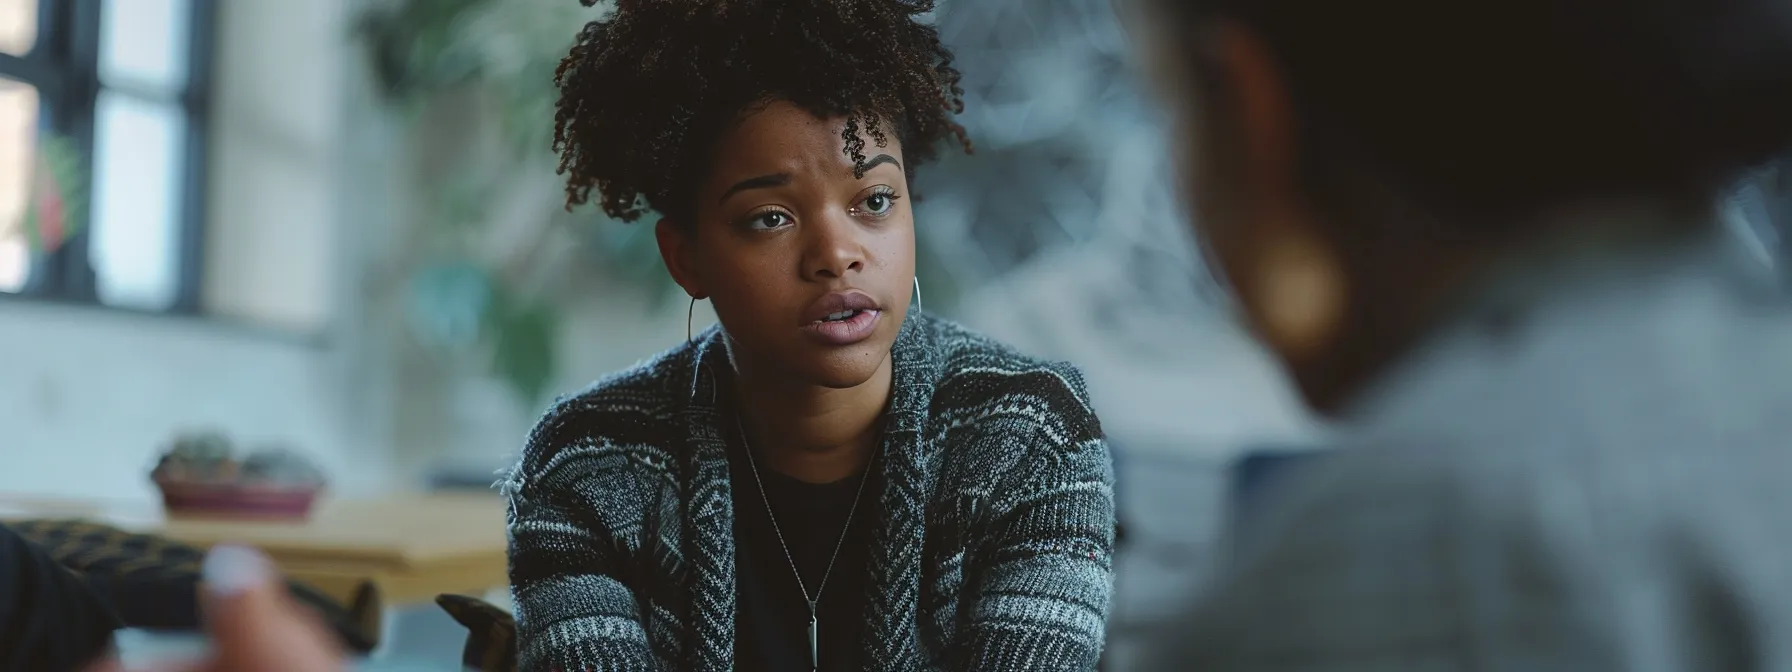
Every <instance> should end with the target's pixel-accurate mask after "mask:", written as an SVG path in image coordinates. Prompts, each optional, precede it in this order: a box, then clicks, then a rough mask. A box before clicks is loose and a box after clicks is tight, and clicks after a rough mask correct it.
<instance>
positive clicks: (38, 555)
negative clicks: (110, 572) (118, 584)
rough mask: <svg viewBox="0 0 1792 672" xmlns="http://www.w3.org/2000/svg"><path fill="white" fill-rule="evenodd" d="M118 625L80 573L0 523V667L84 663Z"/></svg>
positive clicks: (45, 669)
mask: <svg viewBox="0 0 1792 672" xmlns="http://www.w3.org/2000/svg"><path fill="white" fill-rule="evenodd" d="M118 627H119V624H118V618H117V616H115V615H114V614H113V612H112V610H111V609H110V608H109V607H108V606H106V605H105V604H104V602H103V601H102V600H101V599H100V597H99V596H98V595H97V594H96V593H94V592H93V591H92V590H90V589H89V588H88V587H87V585H86V584H85V583H84V582H82V580H81V579H80V577H77V576H75V575H74V574H73V573H71V572H70V571H69V570H67V569H65V568H64V567H63V566H62V565H60V564H57V562H56V561H55V560H54V559H52V558H51V557H50V555H49V553H46V552H45V551H44V550H43V549H41V548H39V547H38V546H37V545H35V544H32V543H31V542H29V541H26V540H25V539H24V538H22V537H20V536H19V535H18V534H17V533H15V532H14V531H12V530H11V529H8V528H6V527H5V526H3V525H0V670H31V671H32V672H62V671H63V670H69V671H71V672H72V671H73V670H76V669H80V668H83V667H86V665H87V664H88V663H92V662H94V661H95V659H97V658H99V657H100V655H101V654H104V653H106V652H107V651H108V650H109V649H110V648H111V645H112V632H113V631H114V630H116V629H118Z"/></svg>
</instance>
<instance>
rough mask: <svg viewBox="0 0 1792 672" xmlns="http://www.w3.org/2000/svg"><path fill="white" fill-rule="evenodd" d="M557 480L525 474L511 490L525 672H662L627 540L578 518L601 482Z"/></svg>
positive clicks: (513, 568) (592, 519)
mask: <svg viewBox="0 0 1792 672" xmlns="http://www.w3.org/2000/svg"><path fill="white" fill-rule="evenodd" d="M541 448H542V447H539V446H533V445H532V446H530V449H531V450H540V449H541ZM604 461H606V460H602V459H601V458H599V459H597V460H595V462H596V463H598V464H601V463H602V462H604ZM620 462H622V463H623V464H626V461H625V460H620ZM561 463H563V462H561ZM589 463H591V462H587V464H589ZM528 466H529V461H528V460H525V462H524V468H527V467H528ZM542 471H546V470H542ZM555 472H559V470H555ZM555 472H549V473H530V472H528V471H521V470H519V471H518V472H517V473H515V474H512V475H511V477H510V478H509V479H508V480H507V482H506V483H505V484H504V485H505V488H504V489H505V492H506V497H507V499H508V502H509V534H510V584H511V591H512V597H513V600H514V602H515V607H516V621H517V641H518V651H517V655H518V669H520V670H523V671H524V672H558V671H565V670H631V671H632V670H650V669H655V668H656V662H655V658H654V656H653V653H652V649H651V648H650V647H649V645H648V641H647V634H646V629H645V628H644V627H643V626H642V619H641V613H640V608H639V607H638V606H637V605H638V603H637V601H636V596H635V592H634V588H633V587H631V586H630V585H629V584H628V582H627V580H626V577H627V576H628V572H627V571H626V569H625V568H626V567H627V562H626V559H627V557H628V550H627V546H626V544H625V543H624V538H623V537H620V536H618V535H617V534H616V531H615V530H609V529H598V528H597V525H599V524H600V523H599V519H598V517H596V516H586V515H578V514H576V513H575V511H576V510H577V509H576V508H574V507H573V506H572V505H570V504H571V501H573V500H576V498H577V497H578V496H579V495H578V491H579V490H581V489H583V488H580V487H579V484H581V483H582V484H586V485H590V484H593V483H594V482H593V481H591V480H589V479H588V478H584V477H583V476H581V477H579V478H577V479H576V480H575V481H574V482H569V483H561V482H557V481H556V476H557V473H555Z"/></svg>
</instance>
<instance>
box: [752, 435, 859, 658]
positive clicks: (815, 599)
mask: <svg viewBox="0 0 1792 672" xmlns="http://www.w3.org/2000/svg"><path fill="white" fill-rule="evenodd" d="M734 431H736V432H740V443H741V447H742V448H745V449H746V451H747V465H748V466H750V467H752V469H753V484H754V485H757V486H759V500H760V501H762V502H765V517H766V518H767V519H768V520H771V521H772V534H776V535H778V547H779V548H781V549H783V550H784V560H785V561H787V562H789V563H790V574H791V576H795V577H796V587H797V589H798V590H801V591H803V600H804V601H805V602H808V603H809V669H810V671H811V672H814V671H816V670H820V669H821V644H820V642H821V639H820V637H819V636H818V631H819V630H820V623H819V622H818V621H817V620H816V615H817V611H816V607H815V605H816V604H817V603H819V602H820V601H821V591H822V590H823V589H825V588H827V587H828V577H829V576H831V575H832V574H833V573H834V561H835V560H838V559H840V547H842V546H844V545H846V532H847V530H851V529H852V519H853V517H854V516H856V515H858V512H859V500H861V499H864V496H865V482H866V481H869V480H871V468H872V467H873V466H874V465H876V464H877V453H876V452H875V450H874V451H873V452H872V453H871V461H869V462H866V463H865V473H863V474H860V475H859V490H858V492H856V493H854V494H853V496H852V507H851V508H849V509H847V510H846V524H845V525H842V526H840V540H839V541H836V542H834V554H833V555H830V556H828V568H827V570H825V571H823V572H822V573H821V582H820V583H817V584H815V594H814V595H810V594H809V587H808V586H807V585H805V584H804V583H803V573H802V572H799V571H797V569H796V557H795V556H792V555H791V554H790V545H789V544H787V543H784V530H782V529H780V528H779V527H778V514H777V513H774V512H773V511H772V498H771V497H770V496H768V495H766V494H765V481H763V480H761V479H760V478H759V462H758V460H756V459H754V457H753V445H752V444H751V443H749V442H748V441H747V430H746V428H745V427H743V426H741V424H740V418H735V420H734Z"/></svg>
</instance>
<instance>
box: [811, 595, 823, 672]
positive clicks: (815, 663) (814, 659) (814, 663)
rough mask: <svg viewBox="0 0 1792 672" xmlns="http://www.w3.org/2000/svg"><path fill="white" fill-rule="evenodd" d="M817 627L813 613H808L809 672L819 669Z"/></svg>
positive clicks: (819, 645)
mask: <svg viewBox="0 0 1792 672" xmlns="http://www.w3.org/2000/svg"><path fill="white" fill-rule="evenodd" d="M819 625H820V624H818V623H816V621H815V612H814V611H813V610H811V611H810V612H809V669H810V670H811V671H814V670H820V669H821V642H820V639H819V638H818V637H816V630H818V629H819Z"/></svg>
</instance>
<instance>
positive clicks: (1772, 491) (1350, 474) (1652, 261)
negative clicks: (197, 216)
mask: <svg viewBox="0 0 1792 672" xmlns="http://www.w3.org/2000/svg"><path fill="white" fill-rule="evenodd" d="M1657 252H1659V251H1641V252H1639V253H1638V254H1635V255H1624V256H1623V257H1622V258H1615V259H1610V260H1608V261H1610V262H1611V263H1609V264H1603V265H1599V264H1594V265H1593V266H1597V267H1589V266H1588V265H1586V264H1581V265H1578V266H1576V267H1575V268H1571V269H1566V270H1565V271H1564V272H1547V271H1546V272H1537V273H1532V274H1531V276H1532V278H1531V280H1530V281H1528V282H1526V281H1521V282H1520V283H1519V286H1509V287H1506V288H1505V289H1507V290H1515V291H1511V292H1506V291H1501V292H1497V294H1502V295H1504V296H1503V297H1499V298H1493V299H1492V300H1491V301H1490V302H1488V303H1485V304H1482V305H1481V308H1482V309H1481V310H1478V311H1475V314H1474V315H1472V316H1470V317H1468V318H1466V319H1464V320H1462V321H1461V322H1459V323H1458V324H1457V327H1456V328H1454V329H1453V330H1451V331H1449V332H1446V333H1444V334H1443V335H1441V337H1440V338H1437V339H1434V340H1433V342H1432V345H1431V347H1429V348H1428V350H1427V351H1426V352H1424V353H1420V354H1419V355H1417V356H1416V357H1415V358H1414V359H1412V360H1411V361H1409V362H1408V363H1407V364H1406V365H1404V366H1403V367H1401V370H1399V371H1397V372H1395V373H1394V374H1393V375H1391V376H1390V377H1388V378H1386V379H1385V381H1384V383H1383V384H1382V385H1381V386H1380V389H1379V390H1377V392H1376V393H1375V394H1372V395H1370V396H1369V397H1367V398H1366V399H1365V400H1363V403H1361V404H1360V405H1359V406H1358V407H1356V408H1355V409H1353V411H1352V413H1351V414H1350V415H1349V416H1348V417H1347V420H1348V425H1349V430H1350V431H1349V436H1350V439H1349V441H1348V444H1347V445H1348V447H1347V448H1346V449H1345V450H1343V451H1341V452H1339V453H1337V454H1336V455H1334V456H1332V457H1331V458H1328V459H1327V460H1325V461H1324V463H1323V464H1319V465H1314V468H1312V469H1302V470H1301V471H1300V473H1299V474H1297V475H1294V476H1291V477H1290V480H1289V481H1287V482H1286V483H1285V484H1284V485H1285V486H1286V487H1283V488H1279V489H1278V491H1277V492H1278V493H1280V494H1281V497H1280V498H1279V499H1278V501H1276V502H1274V503H1273V506H1270V507H1269V508H1268V509H1266V510H1264V511H1263V512H1262V514H1261V516H1260V517H1257V518H1256V519H1255V521H1256V522H1255V523H1254V524H1253V527H1254V528H1255V529H1253V530H1251V531H1249V532H1247V533H1243V534H1241V535H1239V537H1238V538H1237V545H1236V549H1237V555H1235V556H1234V557H1235V559H1236V562H1235V565H1234V566H1232V567H1230V568H1229V569H1228V570H1227V571H1225V572H1223V573H1222V574H1221V575H1220V576H1219V577H1217V580H1216V581H1214V583H1213V584H1212V585H1213V587H1212V589H1211V592H1210V593H1209V594H1208V595H1207V596H1206V598H1205V600H1204V601H1203V602H1202V603H1201V604H1200V606H1199V607H1198V608H1197V609H1196V610H1195V613H1194V615H1193V616H1192V617H1188V618H1183V619H1178V620H1176V621H1175V623H1176V627H1175V628H1174V631H1173V632H1168V633H1167V634H1166V637H1165V639H1164V640H1163V642H1162V645H1163V646H1162V651H1163V652H1164V654H1165V655H1164V658H1163V659H1161V660H1158V661H1155V664H1154V665H1153V666H1151V667H1146V668H1143V669H1166V670H1167V669H1197V670H1211V671H1214V672H1228V671H1232V670H1240V671H1242V670H1253V671H1296V670H1299V671H1318V670H1326V671H1344V672H1349V671H1353V670H1365V671H1366V670H1433V671H1447V670H1542V671H1554V670H1562V671H1566V670H1574V671H1576V672H1602V671H1607V670H1611V671H1617V670H1655V671H1666V670H1701V671H1705V670H1710V671H1719V670H1792V648H1788V647H1787V646H1786V642H1792V546H1789V545H1788V543H1787V540H1789V539H1792V516H1789V515H1787V512H1788V511H1792V488H1788V487H1787V484H1788V483H1792V450H1789V448H1792V441H1789V439H1788V437H1789V436H1792V432H1789V431H1788V427H1789V426H1792V356H1789V355H1792V336H1789V335H1792V310H1789V309H1792V304H1789V303H1788V302H1787V301H1786V298H1785V297H1784V296H1781V295H1777V294H1776V293H1775V292H1774V291H1773V290H1771V289H1770V288H1768V287H1767V286H1766V285H1765V284H1758V283H1757V282H1755V281H1756V280H1758V279H1759V278H1750V277H1748V274H1747V273H1746V272H1743V271H1747V270H1749V265H1747V264H1746V263H1744V262H1740V261H1737V260H1735V259H1733V258H1732V257H1730V255H1729V251H1728V250H1725V249H1723V248H1722V247H1721V246H1718V247H1704V246H1701V247H1700V248H1698V249H1695V250H1693V251H1691V252H1675V253H1666V254H1665V256H1664V254H1661V253H1657ZM1757 268H1758V266H1757ZM1526 284H1528V285H1530V287H1524V286H1523V285H1526Z"/></svg>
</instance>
